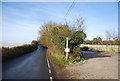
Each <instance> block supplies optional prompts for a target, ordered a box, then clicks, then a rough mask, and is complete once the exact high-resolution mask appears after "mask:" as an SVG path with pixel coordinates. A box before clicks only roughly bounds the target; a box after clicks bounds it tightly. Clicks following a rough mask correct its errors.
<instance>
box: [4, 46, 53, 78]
mask: <svg viewBox="0 0 120 81" xmlns="http://www.w3.org/2000/svg"><path fill="white" fill-rule="evenodd" d="M2 78H3V79H50V80H52V79H53V73H52V70H51V67H50V63H49V60H48V59H47V57H46V49H45V48H43V47H41V46H38V49H37V50H35V51H33V52H32V53H28V54H25V55H24V56H20V57H18V58H15V59H13V60H10V61H8V62H5V63H3V64H2Z"/></svg>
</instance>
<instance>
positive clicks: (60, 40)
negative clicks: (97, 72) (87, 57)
mask: <svg viewBox="0 0 120 81" xmlns="http://www.w3.org/2000/svg"><path fill="white" fill-rule="evenodd" d="M83 22H84V20H83V19H82V18H80V19H76V20H75V22H74V24H73V25H69V24H58V23H55V22H51V21H50V22H47V23H43V24H42V25H41V27H40V30H39V33H40V38H39V43H40V44H42V45H43V46H44V47H47V48H48V50H47V51H48V56H50V58H51V59H52V60H53V61H54V62H56V63H57V64H59V65H65V64H68V63H76V62H80V61H81V60H82V59H83V57H82V54H81V53H80V44H82V43H83V42H84V39H85V38H86V33H85V32H84V24H83ZM67 37H68V38H69V41H68V42H69V46H68V47H69V48H70V52H69V59H68V60H66V59H65V52H64V50H65V47H66V38H67Z"/></svg>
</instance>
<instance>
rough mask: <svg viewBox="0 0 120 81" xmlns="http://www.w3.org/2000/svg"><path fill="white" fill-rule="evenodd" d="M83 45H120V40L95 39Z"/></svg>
mask: <svg viewBox="0 0 120 81" xmlns="http://www.w3.org/2000/svg"><path fill="white" fill-rule="evenodd" d="M83 44H95V45H120V40H118V39H115V40H102V38H100V37H98V38H93V40H85V41H84V43H83Z"/></svg>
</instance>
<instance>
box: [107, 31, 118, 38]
mask: <svg viewBox="0 0 120 81" xmlns="http://www.w3.org/2000/svg"><path fill="white" fill-rule="evenodd" d="M105 33H106V40H116V39H118V34H117V31H115V30H114V29H110V30H106V32H105Z"/></svg>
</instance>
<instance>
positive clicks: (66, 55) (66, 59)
mask: <svg viewBox="0 0 120 81" xmlns="http://www.w3.org/2000/svg"><path fill="white" fill-rule="evenodd" d="M66 48H68V37H67V38H66ZM66 60H68V52H66Z"/></svg>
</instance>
